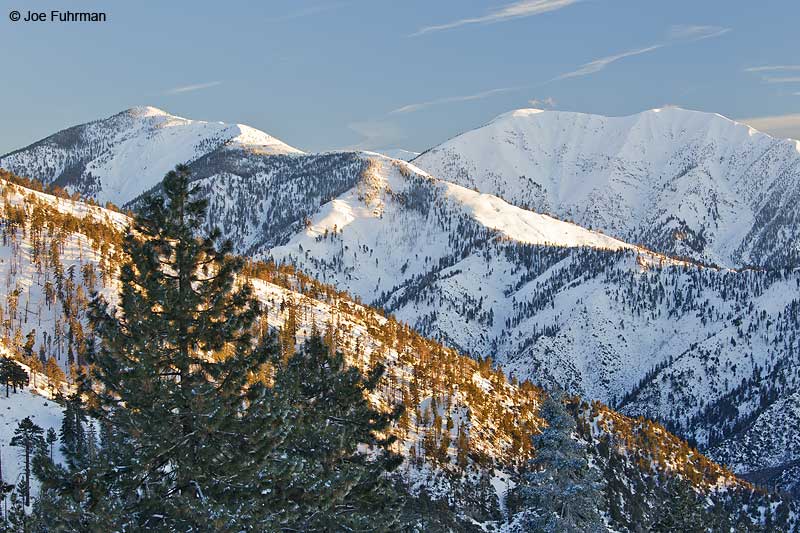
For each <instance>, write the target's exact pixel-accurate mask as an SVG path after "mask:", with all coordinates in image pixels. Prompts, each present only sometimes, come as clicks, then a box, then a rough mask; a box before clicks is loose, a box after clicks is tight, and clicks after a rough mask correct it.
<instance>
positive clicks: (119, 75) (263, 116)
mask: <svg viewBox="0 0 800 533" xmlns="http://www.w3.org/2000/svg"><path fill="white" fill-rule="evenodd" d="M0 5H1V6H2V8H3V9H2V13H0V16H1V17H2V19H0V57H2V74H3V79H2V82H0V120H1V121H2V122H1V123H2V128H0V153H5V152H6V151H9V150H11V149H14V148H18V147H21V146H24V145H26V144H29V143H30V142H33V141H35V140H37V139H39V138H41V137H43V136H46V135H48V134H50V133H53V132H55V131H56V130H59V129H62V128H64V127H67V126H70V125H74V124H79V123H82V122H87V121H89V120H93V119H96V118H102V117H106V116H109V115H111V114H114V113H116V112H118V111H121V110H123V109H126V108H128V107H132V106H134V105H145V104H146V105H153V106H156V107H160V108H162V109H165V110H167V111H169V112H171V113H173V114H177V115H181V116H186V117H189V118H196V119H204V120H215V121H217V120H218V121H224V122H241V123H245V124H249V125H251V126H254V127H256V128H259V129H262V130H264V131H266V132H268V133H270V134H272V135H275V136H277V137H279V138H281V139H282V140H284V141H286V142H288V143H289V144H292V145H294V146H297V147H298V148H301V149H304V150H325V149H338V148H365V149H381V148H392V147H401V148H406V149H411V150H416V151H419V150H423V149H425V148H427V147H429V146H431V145H435V144H437V143H439V142H441V141H443V140H445V139H447V138H449V137H452V136H453V135H456V134H458V133H459V132H462V131H465V130H468V129H471V128H474V127H476V126H479V125H481V124H483V123H485V122H486V121H488V120H490V119H491V118H492V117H494V116H496V115H497V114H499V113H502V112H505V111H508V110H511V109H515V108H520V107H532V106H533V107H546V108H554V109H560V110H571V111H583V112H591V113H601V114H607V115H624V114H630V113H635V112H638V111H642V110H645V109H650V108H653V107H661V106H664V105H679V106H682V107H687V108H692V109H699V110H704V111H713V112H717V113H721V114H723V115H726V116H729V117H731V118H736V119H751V120H750V122H751V123H752V124H753V125H755V126H756V127H759V128H760V129H764V130H767V131H770V132H773V133H776V134H778V135H782V136H792V137H795V138H800V59H798V56H797V50H798V45H800V37H798V35H799V34H798V31H797V22H798V21H800V2H797V1H796V0H772V1H764V2H750V1H745V0H727V1H722V0H703V1H697V0H693V1H683V0H669V1H659V2H656V1H641V0H630V1H628V0H517V1H514V0H505V1H484V2H478V1H467V0H461V1H449V0H447V1H445V0H437V1H430V0H428V1H416V0H405V1H403V2H398V1H389V0H371V1H365V0H330V1H329V0H311V1H283V0H275V1H252V2H245V1H235V0H231V1H228V2H224V3H223V2H212V1H204V0H195V1H193V2H188V1H187V2H177V1H175V2H164V1H158V2H156V1H152V2H150V1H141V2H121V1H120V2H109V1H104V2H92V1H89V0H84V1H81V2H77V1H73V2H66V1H60V2H52V1H47V0H0ZM70 5H71V6H72V9H75V10H78V9H79V10H82V11H87V10H99V11H105V12H106V13H107V14H108V19H109V21H108V22H107V23H105V24H77V23H74V24H50V23H47V24H30V23H28V24H25V23H22V22H17V23H13V22H11V21H10V20H9V18H8V13H9V12H10V11H11V10H13V9H18V10H20V11H23V13H24V11H27V10H28V9H32V10H36V11H49V10H50V9H52V8H56V7H57V8H59V9H61V10H65V9H68V7H67V6H70Z"/></svg>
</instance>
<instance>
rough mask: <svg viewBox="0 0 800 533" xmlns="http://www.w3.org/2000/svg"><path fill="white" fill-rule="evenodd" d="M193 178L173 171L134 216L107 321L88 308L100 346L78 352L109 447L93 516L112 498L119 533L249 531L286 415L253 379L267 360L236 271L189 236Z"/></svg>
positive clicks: (195, 213)
mask: <svg viewBox="0 0 800 533" xmlns="http://www.w3.org/2000/svg"><path fill="white" fill-rule="evenodd" d="M189 178H190V176H189V171H188V169H187V167H185V166H178V167H176V169H175V171H172V172H170V173H168V174H167V176H166V177H165V179H164V181H163V184H162V185H163V196H152V197H150V198H148V199H147V200H146V201H145V204H144V206H143V209H142V211H141V213H140V214H138V215H137V216H136V218H135V223H134V227H133V228H131V230H130V231H129V232H128V234H127V235H126V237H125V248H126V250H127V251H128V253H129V257H130V260H129V262H127V263H126V264H124V265H123V266H122V268H121V271H120V283H121V290H120V294H119V297H118V303H117V305H116V309H112V308H111V307H110V306H109V304H108V303H107V302H106V301H104V299H103V298H102V297H101V296H99V295H94V297H93V301H92V303H91V304H90V319H91V322H92V325H93V326H94V330H95V332H96V334H97V336H98V337H99V340H100V342H99V343H98V344H99V345H98V346H97V347H96V349H93V350H87V355H88V356H90V357H91V360H90V361H89V362H90V363H91V364H92V372H91V382H92V383H91V385H92V386H91V387H86V392H87V394H88V395H89V397H90V403H91V405H93V407H94V408H93V414H94V415H95V416H96V417H97V418H98V420H99V422H100V424H101V425H103V426H104V427H105V428H106V429H105V430H104V434H105V437H106V439H107V442H105V443H104V449H103V451H104V452H105V453H104V454H102V456H101V457H99V458H98V460H97V464H95V465H94V467H93V468H94V476H95V477H94V480H93V483H90V484H89V485H88V486H87V487H86V488H87V490H88V492H89V494H88V501H89V507H91V506H93V505H94V504H96V503H97V502H98V500H101V499H104V498H107V497H109V495H111V496H112V497H114V498H117V499H119V502H120V505H119V507H120V509H121V510H122V512H121V513H120V514H119V516H118V517H117V524H116V527H118V528H123V529H124V528H132V529H138V530H159V531H164V530H193V529H194V530H208V529H216V530H220V531H225V530H235V531H239V530H241V529H242V528H243V526H242V525H241V524H242V523H244V524H247V527H248V528H252V529H256V530H258V529H259V526H258V524H254V523H252V521H250V522H248V518H249V517H248V516H246V515H243V513H242V512H239V510H238V509H237V508H238V507H242V509H245V508H246V507H247V506H246V505H245V503H246V502H248V501H250V500H253V499H257V498H255V496H256V495H257V494H258V492H255V491H254V489H255V488H256V487H254V484H256V482H257V480H258V479H259V475H260V474H261V473H262V471H264V470H265V469H266V468H267V466H268V463H269V461H270V459H272V456H271V454H270V452H271V450H272V449H273V448H274V447H275V445H276V444H277V443H278V442H279V439H278V438H277V436H278V435H279V434H280V433H281V432H282V431H283V430H282V429H281V427H280V424H279V422H280V420H281V418H282V417H281V413H280V412H278V410H277V409H274V407H275V406H273V405H270V404H269V400H270V395H269V394H268V391H267V389H266V387H265V385H264V384H263V383H260V382H251V379H250V378H251V377H252V376H254V375H256V374H257V373H258V371H259V370H260V369H261V367H262V365H263V364H264V363H265V362H266V361H267V356H268V352H267V350H264V349H262V348H263V347H257V348H254V342H253V336H252V334H251V330H252V329H253V326H254V323H255V319H256V318H257V317H258V314H259V306H258V302H257V301H256V300H255V298H254V296H253V290H252V287H251V286H250V285H249V284H248V283H245V282H242V281H241V279H237V274H239V272H240V271H241V270H242V267H243V260H242V259H241V258H236V257H233V256H232V255H231V253H230V252H231V244H230V242H224V243H222V244H219V243H218V241H219V236H220V234H219V231H218V230H213V231H211V232H210V233H209V234H208V235H206V236H204V237H199V236H198V235H199V233H200V231H201V228H202V226H203V224H204V221H205V212H206V202H205V201H203V200H195V199H193V198H192V193H191V192H190V190H189ZM91 352H94V353H91ZM237 524H238V525H237Z"/></svg>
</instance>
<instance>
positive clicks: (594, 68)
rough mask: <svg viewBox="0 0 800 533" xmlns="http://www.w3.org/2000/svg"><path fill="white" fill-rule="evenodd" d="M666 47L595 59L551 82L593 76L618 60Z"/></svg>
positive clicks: (649, 48) (655, 46) (653, 46)
mask: <svg viewBox="0 0 800 533" xmlns="http://www.w3.org/2000/svg"><path fill="white" fill-rule="evenodd" d="M664 46H666V45H665V44H654V45H652V46H646V47H644V48H636V49H633V50H627V51H625V52H621V53H619V54H614V55H610V56H606V57H601V58H599V59H595V60H593V61H589V62H588V63H584V64H583V65H581V66H580V67H578V68H577V69H575V70H572V71H570V72H565V73H564V74H561V75H559V76H556V77H555V78H553V80H552V81H558V80H565V79H567V78H577V77H579V76H586V75H588V74H594V73H595V72H600V71H601V70H603V69H604V68H606V67H607V66H608V65H610V64H611V63H614V62H616V61H619V60H620V59H625V58H626V57H632V56H638V55H641V54H646V53H647V52H652V51H653V50H658V49H659V48H663V47H664Z"/></svg>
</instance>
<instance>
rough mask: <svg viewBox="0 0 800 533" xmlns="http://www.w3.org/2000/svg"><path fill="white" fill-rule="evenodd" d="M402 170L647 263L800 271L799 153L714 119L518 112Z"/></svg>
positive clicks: (666, 113)
mask: <svg viewBox="0 0 800 533" xmlns="http://www.w3.org/2000/svg"><path fill="white" fill-rule="evenodd" d="M414 163H415V164H416V165H417V166H419V167H421V168H423V169H425V170H426V171H428V172H430V173H431V174H433V175H436V176H437V177H439V178H442V179H446V180H449V181H452V182H454V183H458V184H460V185H464V186H465V187H469V188H475V189H476V190H479V191H481V192H485V193H491V194H494V195H497V196H500V197H502V198H504V199H505V200H507V201H509V202H510V203H512V204H514V205H518V206H521V207H525V208H528V209H532V210H534V211H538V212H542V213H548V214H551V215H553V216H556V217H559V218H562V219H566V220H573V221H575V222H576V223H578V224H580V225H582V226H586V227H591V228H596V229H601V230H603V231H605V232H606V233H609V234H611V235H613V236H615V237H618V238H621V239H623V240H627V241H629V242H636V243H641V244H643V245H645V246H647V247H649V248H651V249H654V250H656V251H659V252H663V253H669V254H672V255H677V256H685V257H690V258H692V259H694V260H697V261H703V262H709V263H715V264H719V265H725V266H730V267H741V266H745V265H758V266H772V267H785V266H797V265H798V264H800V261H798V259H799V258H800V142H798V141H794V140H789V139H775V138H773V137H770V136H769V135H766V134H764V133H760V132H758V131H756V130H754V129H752V128H750V127H748V126H746V125H744V124H739V123H737V122H734V121H731V120H728V119H726V118H724V117H722V116H720V115H716V114H711V113H701V112H696V111H687V110H684V109H679V108H665V109H654V110H650V111H645V112H643V113H639V114H637V115H632V116H627V117H618V118H616V117H614V118H612V117H603V116H597V115H587V114H582V113H568V112H558V111H540V110H536V109H521V110H518V111H513V112H510V113H507V114H504V115H501V116H499V117H497V118H496V119H495V120H493V121H492V122H490V123H489V124H487V125H485V126H483V127H481V128H478V129H475V130H472V131H469V132H467V133H464V134H463V135H459V136H458V137H455V138H454V139H451V140H449V141H447V142H445V143H443V144H441V145H439V146H437V147H435V148H432V149H430V150H428V151H426V152H424V153H423V154H422V155H420V156H419V157H417V158H416V159H414Z"/></svg>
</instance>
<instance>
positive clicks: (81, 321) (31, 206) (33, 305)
mask: <svg viewBox="0 0 800 533" xmlns="http://www.w3.org/2000/svg"><path fill="white" fill-rule="evenodd" d="M381 161H382V162H383V163H384V164H386V165H388V167H389V168H390V169H394V171H395V172H397V173H398V174H392V175H391V176H390V179H391V180H392V183H393V186H394V187H395V191H396V192H399V191H398V190H397V189H399V188H400V186H401V184H402V183H403V180H405V179H409V178H408V177H406V176H403V174H402V173H401V172H400V171H399V170H397V167H396V166H395V162H393V161H391V160H386V159H383V160H381ZM375 165H376V164H375V163H373V164H372V165H371V166H370V168H369V169H368V170H369V172H367V173H366V175H365V179H366V180H367V182H369V183H372V182H371V181H370V180H375V179H377V177H378V176H380V175H381V174H380V173H378V172H379V171H381V170H384V169H383V168H382V167H378V166H375ZM400 168H403V169H404V170H403V172H407V171H409V168H410V167H404V166H401V167H400ZM410 175H411V174H409V176H410ZM420 178H421V179H424V180H425V182H426V183H429V184H430V185H432V186H434V187H435V188H436V189H435V190H437V191H439V192H440V193H441V194H443V195H444V199H443V200H442V201H452V200H447V195H448V194H450V193H451V192H452V191H450V187H449V186H448V185H447V184H442V183H437V182H435V180H432V179H431V178H429V177H427V176H424V175H421V176H420ZM387 183H388V182H383V185H384V186H385V185H386V184H387ZM373 184H374V183H373ZM0 185H2V189H0V190H2V195H3V200H4V201H3V203H2V208H3V210H4V212H3V215H4V217H3V221H4V222H3V225H2V230H3V241H2V242H3V244H2V248H0V250H1V251H2V257H3V260H2V261H0V276H2V279H4V280H6V284H7V289H6V294H7V295H10V294H16V297H17V299H16V300H15V303H14V305H13V306H12V304H11V299H6V300H3V301H0V312H2V314H3V316H4V317H7V318H8V319H9V320H8V321H7V322H6V323H4V324H7V326H5V327H8V328H9V331H8V332H7V336H8V338H12V339H16V338H20V337H21V335H23V334H25V333H26V332H29V331H31V330H33V329H35V330H36V337H35V339H36V344H35V346H34V351H35V352H38V350H39V348H40V347H44V349H45V351H46V353H50V354H53V355H54V356H55V357H58V359H59V360H60V362H61V364H62V365H64V366H67V364H68V363H69V360H68V358H69V357H70V355H69V354H72V355H73V356H75V357H76V359H77V360H78V361H80V342H79V341H78V340H76V337H77V336H78V335H79V334H81V333H79V332H80V331H82V327H83V326H85V316H84V313H85V305H86V299H85V294H86V290H87V288H88V287H94V288H100V289H102V290H104V292H105V293H106V294H107V295H109V297H113V296H112V294H113V288H114V286H115V281H114V279H113V274H114V272H115V267H116V265H117V264H118V261H119V259H120V258H119V256H118V255H117V254H116V252H115V250H116V249H117V248H118V243H119V240H118V239H119V232H120V230H122V229H123V228H124V227H125V224H126V222H127V219H126V218H125V217H124V216H122V215H120V214H118V213H113V212H109V211H107V210H104V209H102V208H98V207H90V206H86V205H84V204H81V203H79V202H74V201H71V200H65V199H57V198H55V197H52V196H48V195H46V194H42V193H37V192H33V191H27V190H25V189H23V188H22V187H19V186H15V185H10V184H8V183H7V182H3V181H0ZM360 185H361V190H362V193H363V194H364V198H365V199H366V198H373V197H372V195H371V193H370V188H369V187H368V186H367V185H368V183H362V184H360ZM407 192H409V193H410V191H407ZM455 193H456V194H459V195H463V194H466V193H464V191H463V190H461V189H460V188H457V189H455ZM495 207H497V208H499V209H502V204H497V205H496V206H495ZM457 210H461V211H462V216H463V217H464V218H463V219H464V220H466V219H468V218H469V216H470V213H471V212H470V210H469V209H467V208H465V207H460V206H459V204H456V205H455V206H454V207H453V211H451V212H450V215H452V216H457V215H458V213H459V211H457ZM523 218H524V217H523ZM537 220H538V219H537ZM373 221H374V220H373ZM550 224H551V225H552V224H555V223H554V222H552V221H551V222H550ZM555 225H556V226H558V225H559V224H555ZM492 231H494V232H496V234H497V235H499V236H500V240H501V241H505V240H506V239H507V238H508V237H506V236H504V235H503V234H502V233H501V232H500V231H499V230H492ZM504 231H506V232H511V229H509V228H505V229H504ZM570 233H571V234H572V235H575V236H578V237H580V239H582V241H583V242H585V241H587V240H589V241H591V240H592V239H595V238H596V239H599V242H600V243H601V244H608V241H605V240H603V239H602V236H596V237H595V236H593V235H594V234H592V233H591V232H582V231H580V230H577V229H574V228H572V229H571V230H570ZM59 243H60V244H61V245H60V246H59ZM44 250H50V252H47V253H44V254H43V253H42V251H44ZM608 253H611V252H608ZM90 273H94V274H95V276H96V277H94V276H92V275H90ZM254 275H255V276H256V278H255V279H254V280H253V283H254V287H255V291H256V295H257V296H258V297H259V299H260V300H261V301H262V302H263V304H264V306H265V307H264V310H265V315H263V316H264V317H265V318H266V319H267V321H268V324H269V325H270V326H273V327H284V326H285V325H286V321H287V317H288V316H289V314H290V313H291V312H292V311H290V309H294V314H295V316H296V318H297V331H296V339H297V341H298V342H300V341H302V340H303V339H304V338H305V337H307V336H308V335H309V333H310V332H311V330H312V328H314V327H317V328H319V329H322V330H323V331H325V332H326V335H328V332H330V335H331V336H332V338H333V339H334V340H333V342H335V344H336V346H337V348H338V349H341V350H343V351H344V352H345V353H346V354H347V356H348V358H349V360H350V362H351V363H353V364H356V365H358V366H360V367H361V368H363V369H367V368H371V367H372V366H373V365H374V364H375V363H376V362H381V363H383V364H385V365H386V366H387V368H388V372H389V375H390V376H391V378H390V379H388V380H387V382H386V384H385V385H382V386H381V387H380V388H379V389H378V392H376V394H375V395H374V396H373V397H372V400H373V401H374V402H375V403H376V404H378V405H383V406H389V405H392V404H394V403H396V402H398V401H401V400H402V401H404V402H407V401H409V400H410V399H411V398H416V401H417V402H418V403H417V404H416V405H414V404H412V405H411V406H410V409H409V419H408V422H407V423H406V424H405V426H403V425H401V426H399V427H398V428H397V431H399V432H400V433H399V436H400V437H401V438H400V440H399V442H398V445H397V446H398V451H400V452H402V453H405V454H408V455H409V457H410V456H411V455H412V452H411V451H410V450H411V449H412V448H414V450H415V452H414V453H415V455H416V456H417V457H420V456H421V455H420V454H421V453H423V452H421V451H418V450H421V449H422V448H421V447H420V442H422V440H423V437H424V435H425V434H426V433H427V432H430V431H433V430H432V429H431V427H430V415H426V416H427V418H428V420H429V421H428V422H425V421H424V420H423V419H422V418H424V416H423V417H422V418H421V415H420V413H424V412H428V413H429V412H430V411H431V410H432V409H434V407H433V406H434V398H436V405H438V407H435V414H437V415H438V416H439V417H440V418H438V420H439V422H440V423H441V424H444V420H445V419H450V420H452V421H454V422H455V424H456V426H455V428H453V430H452V431H445V430H441V432H442V435H444V437H440V438H449V439H451V441H452V440H453V439H455V436H456V431H457V430H458V431H468V433H469V447H470V448H469V449H470V455H469V457H470V465H471V466H470V470H469V472H468V473H467V474H466V475H464V474H459V472H458V471H454V472H449V473H447V474H446V475H443V474H444V473H445V472H448V471H449V470H452V469H453V467H452V466H448V464H449V463H447V464H442V463H437V462H436V461H433V460H430V461H429V460H428V459H427V457H426V460H425V462H424V463H422V464H418V463H417V462H412V461H410V460H409V462H408V464H406V465H405V466H404V467H403V474H404V475H405V476H407V477H408V478H409V479H410V480H411V481H412V482H413V483H414V484H415V486H417V487H418V488H419V487H422V486H424V487H426V488H427V489H428V490H430V491H432V492H434V494H437V495H439V496H444V497H445V498H446V499H448V500H449V501H450V502H451V504H453V505H456V506H458V505H462V504H463V502H464V500H463V498H465V496H464V494H465V493H468V494H470V496H469V497H470V498H473V499H474V498H476V497H477V498H480V499H484V500H485V499H486V498H496V497H497V494H495V490H497V491H500V492H502V491H504V490H505V488H506V487H507V486H510V485H513V483H512V482H511V481H510V480H509V475H510V474H511V473H513V471H514V466H515V465H519V464H522V463H523V462H524V461H525V460H526V459H527V457H529V455H528V454H529V453H530V446H527V447H526V446H525V444H524V443H526V442H529V440H528V436H529V435H530V433H531V431H534V430H535V429H536V428H538V427H540V425H541V420H540V419H539V418H538V417H537V406H538V404H539V401H540V397H541V394H542V391H540V390H539V389H536V388H533V387H530V386H524V387H520V386H517V385H515V384H513V383H511V382H510V381H508V380H506V378H505V377H504V376H503V374H501V373H499V372H497V371H495V370H492V369H491V367H490V366H489V365H485V364H478V363H477V362H476V361H473V360H470V359H468V358H464V357H461V356H459V355H458V354H456V353H455V352H453V351H452V350H448V349H447V348H443V347H441V346H439V345H436V344H435V343H433V342H431V341H428V340H425V339H423V338H421V337H419V336H418V335H416V334H415V333H414V332H413V331H412V330H410V329H409V328H407V327H406V326H403V325H402V324H400V323H398V322H396V321H394V320H393V319H390V318H387V317H385V316H383V315H382V314H381V313H379V312H377V311H375V310H373V309H370V308H367V307H365V306H363V305H361V304H358V303H356V302H355V301H353V300H351V299H350V298H349V297H348V296H347V295H346V294H344V293H340V292H338V291H336V290H334V289H333V288H331V287H325V286H321V285H319V284H315V283H314V282H313V281H312V280H310V279H308V278H306V277H304V276H303V275H301V274H297V273H293V272H292V271H291V269H284V270H277V269H275V267H272V269H269V268H267V269H266V270H265V271H256V272H254ZM90 279H92V280H93V281H90ZM48 286H49V287H50V289H48ZM11 287H13V289H11ZM17 289H20V290H17ZM49 291H53V292H52V293H50V296H48V293H49ZM81 295H83V296H81ZM59 324H60V326H59ZM67 329H69V331H70V332H71V333H70V335H69V336H68V338H65V337H67V336H66V335H63V332H64V331H66V330H67ZM59 331H61V332H62V333H61V334H60V333H59ZM18 332H19V333H18ZM13 342H16V341H13ZM39 379H40V380H41V377H39ZM412 381H413V382H414V384H415V387H414V389H413V390H414V392H413V395H412V393H411V392H410V390H411V388H410V385H411V383H412ZM40 383H41V381H40ZM12 400H13V402H11V400H9V401H8V402H5V403H7V406H8V407H11V408H12V411H13V417H12V418H14V419H15V420H16V419H18V418H21V417H23V416H26V415H28V414H32V415H34V416H36V421H37V422H38V423H40V424H42V425H44V426H45V427H54V424H57V421H58V420H60V413H59V409H58V408H57V407H56V406H54V405H52V404H48V405H45V401H46V400H44V399H42V398H39V397H35V396H31V395H30V394H28V393H27V392H24V393H19V394H18V395H16V396H14V398H13V399H12ZM3 402H4V400H0V404H2V403H3ZM9 402H11V403H9ZM0 407H1V405H0ZM596 408H597V409H600V411H599V413H596V414H593V415H591V416H599V417H601V418H605V419H608V418H611V419H614V420H616V421H617V422H615V426H614V427H611V428H608V429H602V430H600V433H598V435H595V437H598V438H599V436H603V435H606V436H609V435H610V436H611V437H612V438H614V439H619V446H620V447H621V448H620V449H621V450H623V453H625V454H627V453H629V452H630V453H635V454H636V456H637V457H640V456H641V457H645V458H646V462H647V464H650V463H649V461H650V455H649V454H651V453H653V452H652V443H651V444H649V445H648V447H647V448H645V447H644V446H643V444H642V442H641V441H640V440H638V439H639V438H640V429H636V424H637V423H635V422H633V421H630V420H628V419H626V418H625V417H622V416H620V415H618V414H616V413H613V412H611V411H610V410H608V409H606V408H601V407H597V406H595V407H593V408H592V409H596ZM587 416H588V415H587ZM2 420H3V419H2V418H0V422H2ZM5 423H6V426H7V427H11V426H12V425H13V423H15V422H14V421H12V420H11V419H10V418H9V419H8V420H7V422H5ZM620 423H624V425H625V428H626V429H625V430H624V433H623V432H622V431H621V430H618V429H615V427H617V426H619V424H620ZM648 427H649V426H648ZM403 428H405V429H403ZM631 428H633V429H631ZM437 431H438V429H437ZM3 435H4V433H2V431H0V438H3ZM656 449H657V450H660V451H659V456H660V457H662V459H661V460H662V461H663V460H664V459H663V458H664V457H666V458H667V462H666V463H665V466H666V470H662V469H661V467H659V472H660V473H659V472H656V471H655V470H654V471H653V472H651V471H649V470H644V471H642V472H641V473H640V474H638V475H639V476H644V477H645V478H647V477H649V476H655V475H665V474H664V472H666V475H686V472H689V471H696V470H697V469H701V470H700V471H701V472H702V477H701V480H700V481H699V482H698V485H697V486H698V489H699V490H706V491H707V490H712V489H714V490H716V489H719V488H720V487H724V488H725V489H732V488H736V487H739V488H743V489H746V487H743V486H742V485H741V484H740V483H739V482H738V481H736V480H735V479H733V478H732V477H731V476H730V475H729V474H728V473H726V472H724V471H723V470H721V469H720V468H719V467H718V466H716V465H713V464H711V463H708V462H707V461H705V460H704V459H702V458H701V457H699V456H697V454H694V455H688V456H687V455H686V453H685V449H684V446H683V444H682V443H681V442H680V441H679V440H677V439H676V438H675V437H672V436H667V435H666V434H665V436H664V439H663V441H661V442H660V444H658V446H657V448H656ZM455 454H456V449H455V445H451V446H448V447H447V452H446V455H445V457H448V458H449V459H448V461H450V460H453V459H454V458H455ZM478 459H480V461H481V462H478ZM482 464H488V465H491V468H490V469H489V470H485V469H484V467H482V466H481V465H482ZM628 466H629V467H630V468H635V467H634V463H633V462H632V461H630V464H629V465H628ZM654 468H655V467H654ZM495 469H496V471H495ZM482 472H483V473H484V474H485V473H486V472H495V473H494V474H490V475H494V478H492V479H493V481H492V483H494V484H492V483H490V484H488V490H489V491H490V492H488V493H487V492H485V490H486V488H485V487H484V489H480V488H479V481H480V479H481V476H482V475H483V474H482ZM620 475H628V474H625V473H622V472H620ZM706 476H707V478H706ZM433 489H436V491H433ZM480 490H483V491H484V492H480ZM471 491H479V492H471Z"/></svg>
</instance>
